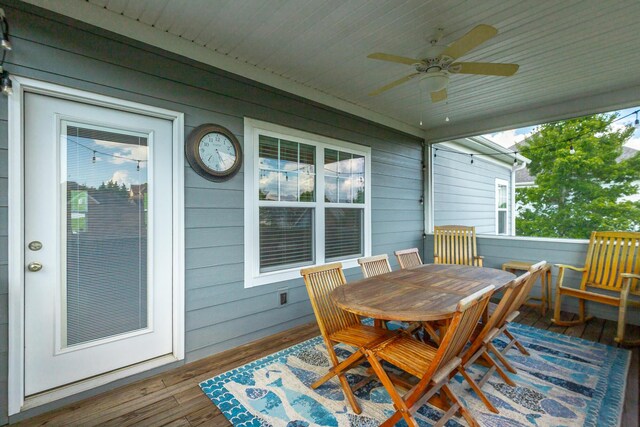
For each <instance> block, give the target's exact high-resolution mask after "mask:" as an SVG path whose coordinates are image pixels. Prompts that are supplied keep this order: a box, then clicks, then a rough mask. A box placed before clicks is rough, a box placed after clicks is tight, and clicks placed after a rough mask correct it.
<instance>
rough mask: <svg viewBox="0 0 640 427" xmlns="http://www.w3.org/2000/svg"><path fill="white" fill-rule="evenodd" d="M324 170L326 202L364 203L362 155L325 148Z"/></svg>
mask: <svg viewBox="0 0 640 427" xmlns="http://www.w3.org/2000/svg"><path fill="white" fill-rule="evenodd" d="M324 172H325V190H324V199H325V201H326V202H329V203H362V204H363V203H364V196H365V192H364V186H365V178H364V172H365V170H364V157H362V156H358V155H355V154H351V153H346V152H343V151H338V150H331V149H325V151H324Z"/></svg>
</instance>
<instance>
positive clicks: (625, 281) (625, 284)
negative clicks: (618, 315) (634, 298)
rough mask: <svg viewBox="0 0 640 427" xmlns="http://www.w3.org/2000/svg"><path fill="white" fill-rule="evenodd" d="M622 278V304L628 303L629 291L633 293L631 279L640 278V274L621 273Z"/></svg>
mask: <svg viewBox="0 0 640 427" xmlns="http://www.w3.org/2000/svg"><path fill="white" fill-rule="evenodd" d="M620 277H621V278H622V290H621V291H620V305H621V306H622V305H627V300H628V299H629V293H631V280H632V279H637V280H640V274H633V273H620Z"/></svg>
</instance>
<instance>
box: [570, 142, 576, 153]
mask: <svg viewBox="0 0 640 427" xmlns="http://www.w3.org/2000/svg"><path fill="white" fill-rule="evenodd" d="M569 154H576V149H575V148H573V144H571V146H570V147H569Z"/></svg>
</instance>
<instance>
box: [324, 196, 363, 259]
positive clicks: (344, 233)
mask: <svg viewBox="0 0 640 427" xmlns="http://www.w3.org/2000/svg"><path fill="white" fill-rule="evenodd" d="M363 212H364V211H363V209H351V208H327V209H326V210H325V227H324V230H325V231H324V233H325V258H327V259H337V258H344V257H353V256H362V255H363V250H362V235H363V232H362V227H363V218H362V217H363Z"/></svg>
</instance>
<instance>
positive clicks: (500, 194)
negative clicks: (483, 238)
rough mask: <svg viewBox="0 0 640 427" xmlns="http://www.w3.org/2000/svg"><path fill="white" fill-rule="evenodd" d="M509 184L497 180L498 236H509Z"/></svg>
mask: <svg viewBox="0 0 640 427" xmlns="http://www.w3.org/2000/svg"><path fill="white" fill-rule="evenodd" d="M508 212H509V183H508V182H507V181H505V180H503V179H497V178H496V234H509V213H508Z"/></svg>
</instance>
